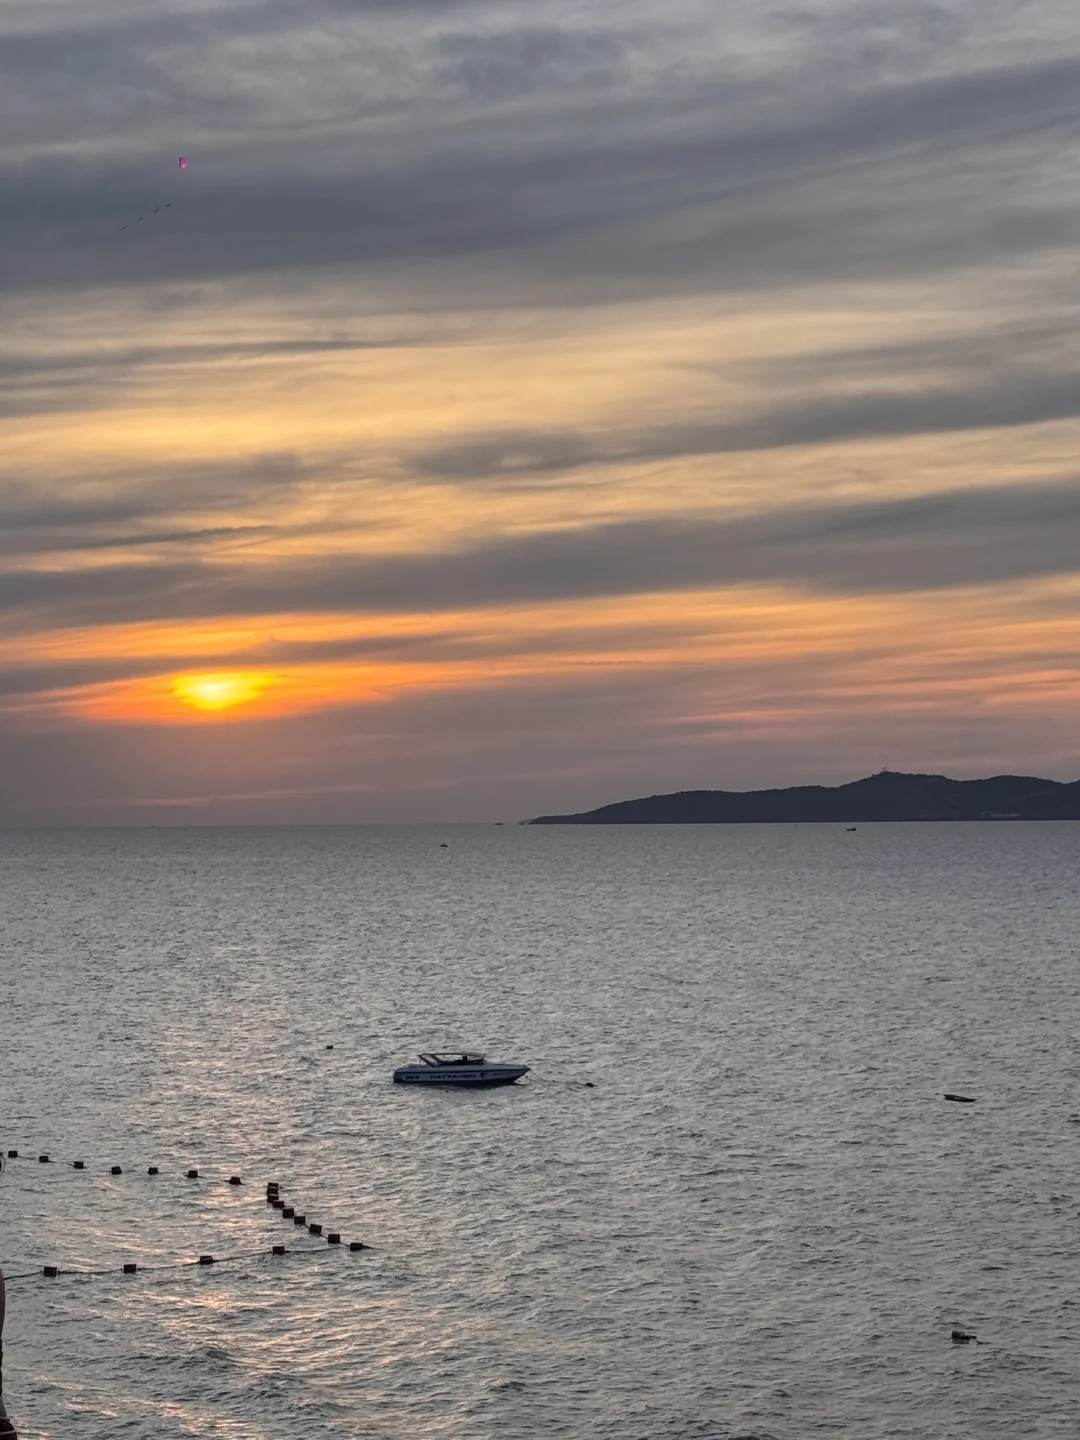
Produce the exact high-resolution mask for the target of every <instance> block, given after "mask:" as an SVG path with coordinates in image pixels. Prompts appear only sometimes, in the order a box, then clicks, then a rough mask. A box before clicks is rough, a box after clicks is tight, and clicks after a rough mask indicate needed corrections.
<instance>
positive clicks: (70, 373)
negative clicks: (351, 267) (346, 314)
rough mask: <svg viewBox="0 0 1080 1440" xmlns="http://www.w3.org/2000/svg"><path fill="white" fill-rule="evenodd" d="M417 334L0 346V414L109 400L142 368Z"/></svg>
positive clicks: (338, 349) (365, 346) (349, 347)
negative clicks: (44, 351) (54, 349)
mask: <svg viewBox="0 0 1080 1440" xmlns="http://www.w3.org/2000/svg"><path fill="white" fill-rule="evenodd" d="M424 343H425V341H424V339H423V337H422V336H421V335H419V334H417V335H416V336H413V337H409V338H404V337H403V338H402V339H400V340H363V339H359V338H357V339H338V340H334V339H327V340H320V339H318V338H316V337H312V338H311V339H309V340H283V339H278V340H273V339H267V340H258V341H237V342H236V343H235V344H206V345H183V344H176V345H159V346H152V345H146V346H127V347H123V348H120V349H116V350H111V351H110V350H98V351H84V352H81V353H80V352H68V353H66V354H51V355H25V354H18V353H13V352H10V351H9V352H7V353H4V352H3V351H0V417H3V416H6V415H39V414H52V413H58V412H64V411H74V410H89V409H100V408H102V407H104V406H106V405H109V404H112V403H115V402H116V401H117V400H118V399H119V398H120V396H121V395H122V394H123V392H124V390H125V388H126V387H127V386H129V385H131V384H133V383H136V382H137V381H138V380H139V379H141V378H142V375H143V372H144V371H145V370H146V369H147V368H151V367H152V368H154V369H156V370H158V371H159V372H160V371H161V370H163V369H166V368H172V369H179V368H181V367H185V366H191V367H195V366H199V365H206V364H221V363H223V362H225V361H237V362H241V363H243V362H244V361H252V360H256V361H257V360H271V359H274V358H282V357H289V356H303V355H321V354H335V353H342V354H348V353H353V352H358V351H361V350H390V349H397V348H402V347H404V346H418V345H421V344H424Z"/></svg>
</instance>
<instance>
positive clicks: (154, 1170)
mask: <svg viewBox="0 0 1080 1440" xmlns="http://www.w3.org/2000/svg"><path fill="white" fill-rule="evenodd" d="M146 1173H147V1174H148V1175H157V1174H158V1173H159V1172H158V1167H157V1166H156V1165H149V1166H147V1170H146Z"/></svg>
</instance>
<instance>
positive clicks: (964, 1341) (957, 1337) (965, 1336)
mask: <svg viewBox="0 0 1080 1440" xmlns="http://www.w3.org/2000/svg"><path fill="white" fill-rule="evenodd" d="M972 1340H974V1341H975V1344H976V1345H977V1344H978V1343H979V1337H978V1336H977V1335H973V1334H972V1333H971V1332H970V1331H969V1330H954V1331H953V1332H952V1342H953V1344H954V1345H969V1344H970V1343H971V1341H972Z"/></svg>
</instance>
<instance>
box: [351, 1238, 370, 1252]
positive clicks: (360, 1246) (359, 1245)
mask: <svg viewBox="0 0 1080 1440" xmlns="http://www.w3.org/2000/svg"><path fill="white" fill-rule="evenodd" d="M349 1249H350V1250H353V1251H356V1250H366V1249H367V1246H366V1245H365V1244H364V1242H363V1241H362V1240H350V1241H349Z"/></svg>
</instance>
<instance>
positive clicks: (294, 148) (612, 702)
mask: <svg viewBox="0 0 1080 1440" xmlns="http://www.w3.org/2000/svg"><path fill="white" fill-rule="evenodd" d="M1020 35H1022V38H1023V43H1022V45H1020V44H1018V36H1020ZM1075 40H1076V34H1075V25H1074V23H1073V22H1072V21H1071V20H1070V18H1069V13H1068V12H1067V10H1066V9H1064V8H1060V9H1059V8H1057V7H1054V6H1050V7H1048V8H1046V9H1045V10H1043V11H1041V12H1040V19H1039V21H1038V22H1037V23H1036V22H1034V21H1033V20H1032V19H1031V17H1030V16H1029V17H1028V18H1027V20H1021V19H1016V18H1014V17H1011V16H1009V15H1007V14H1005V13H1002V14H995V16H994V17H992V18H988V17H986V16H980V17H979V18H978V19H977V20H976V19H974V18H972V16H971V15H969V14H968V13H967V11H965V10H964V9H963V8H962V7H960V8H956V9H951V10H948V11H946V10H944V9H943V10H941V12H940V13H938V12H937V11H934V12H933V13H931V11H926V12H923V11H919V12H918V14H913V15H911V16H903V15H890V16H886V15H885V13H884V12H883V11H880V10H879V9H878V8H877V7H874V6H863V5H855V4H850V5H849V4H841V3H839V0H838V3H836V4H828V5H825V4H822V5H819V6H816V7H811V8H810V9H809V10H807V11H806V13H805V14H803V13H798V14H796V13H794V12H789V11H787V10H784V9H783V7H775V6H765V7H742V6H736V7H734V8H733V9H732V10H731V11H730V13H728V14H726V15H725V19H724V23H723V24H720V23H719V21H718V19H717V17H716V14H715V12H714V11H713V10H712V9H710V7H708V6H705V5H702V4H698V3H696V0H686V3H680V4H679V5H678V6H677V7H676V9H675V11H674V12H673V14H672V16H670V17H669V18H667V19H664V20H661V19H660V18H658V16H657V15H656V14H655V13H654V12H653V10H652V9H650V7H648V6H644V5H630V6H624V7H620V9H619V10H618V11H614V10H611V9H609V8H608V7H605V6H599V5H598V6H586V7H585V8H584V9H579V10H568V9H566V8H565V7H561V6H559V5H557V4H547V3H544V4H542V5H541V6H539V7H535V6H534V7H530V8H529V10H528V11H526V10H525V9H523V8H521V7H519V6H517V5H516V4H514V3H511V0H491V3H486V4H472V5H459V4H457V3H454V4H450V5H445V6H441V7H435V6H430V7H429V6H427V5H425V4H423V3H420V0H418V3H417V4H416V5H412V4H409V5H407V6H402V7H400V8H398V9H396V10H395V9H394V8H393V7H387V6H385V5H383V4H374V3H372V4H368V3H356V4H351V5H350V4H345V3H344V0H316V3H315V4H313V5H310V6H307V7H304V9H303V11H302V12H300V11H294V10H290V9H289V8H288V7H275V6H273V5H269V4H262V3H258V4H255V3H241V0H215V3H210V0H207V3H206V4H200V5H199V6H197V7H196V9H195V10H194V11H192V13H191V14H188V15H184V16H177V15H176V14H174V13H173V12H172V11H171V10H170V9H169V7H166V6H164V5H159V4H156V3H154V4H150V5H145V6H142V7H141V8H140V9H138V10H134V9H132V8H131V7H129V6H127V5H126V4H124V3H121V0H116V3H101V4H95V5H92V6H89V7H88V6H80V5H75V4H74V3H71V0H55V3H50V4H47V5H46V4H39V5H31V4H26V3H22V0H15V3H11V4H8V5H7V6H6V7H4V9H3V11H2V13H0V52H2V56H3V58H2V60H0V64H2V65H3V66H4V67H5V84H4V87H3V94H2V98H0V115H2V117H3V122H4V123H3V126H2V134H3V137H4V138H3V139H2V140H0V194H2V196H3V208H2V212H0V246H2V248H3V254H4V257H5V264H4V267H3V273H2V274H0V322H2V323H0V375H2V376H3V404H2V407H0V456H2V459H0V534H2V537H3V558H2V561H0V565H2V571H0V612H2V616H3V623H2V627H0V681H2V684H0V762H2V763H0V824H2V825H38V824H44V825H82V824H87V825H94V824H107V825H114V824H146V823H151V824H157V823H164V824H174V823H265V824H286V823H321V822H324V821H325V822H327V823H341V822H346V823H383V822H397V821H403V822H404V821H425V820H430V821H440V822H442V821H449V820H462V821H472V820H477V821H479V820H489V819H490V820H496V819H498V820H510V819H514V818H518V817H523V816H528V815H530V814H535V813H538V812H540V811H554V810H569V809H586V808H589V807H592V806H596V805H601V804H604V803H609V802H611V801H615V800H619V799H623V798H626V797H627V796H630V795H634V794H643V793H660V792H670V791H676V790H680V789H689V788H728V789H752V788H760V787H762V786H766V785H776V786H788V785H795V784H801V783H825V784H835V783H840V782H842V781H843V780H845V779H851V778H853V777H855V776H857V775H863V774H870V773H873V772H874V771H876V770H878V769H881V768H882V767H890V768H893V769H897V770H906V771H915V772H940V773H945V774H949V775H956V776H958V777H970V778H974V777H978V776H986V775H993V774H997V773H1006V772H1011V773H1026V774H1033V775H1040V776H1046V777H1047V778H1055V779H1072V778H1075V777H1076V776H1077V775H1080V741H1078V739H1077V729H1076V724H1075V714H1076V709H1077V702H1078V699H1080V661H1078V657H1077V645H1076V624H1077V622H1076V615H1077V605H1078V601H1080V488H1078V486H1077V480H1076V474H1075V468H1076V467H1075V451H1076V443H1077V440H1078V438H1080V386H1077V384H1076V376H1075V374H1074V371H1075V359H1074V357H1073V355H1072V344H1071V339H1072V328H1073V325H1072V310H1073V308H1074V307H1075V303H1076V301H1075V289H1076V281H1075V273H1074V272H1075V266H1074V238H1075V212H1076V208H1077V200H1076V197H1075V194H1074V191H1075V185H1074V184H1073V182H1072V181H1071V179H1070V178H1069V177H1068V172H1067V169H1065V168H1064V167H1065V166H1066V161H1067V156H1068V153H1069V146H1070V145H1071V144H1072V136H1071V130H1070V128H1069V126H1070V122H1069V116H1070V115H1071V110H1072V106H1073V104H1074V100H1073V96H1074V94H1075V80H1076V76H1077V73H1078V70H1080V62H1078V61H1077V59H1076V56H1075V53H1074V52H1075ZM1070 44H1071V45H1072V46H1073V49H1071V50H1070V49H1069V45H1070ZM181 162H182V163H181ZM180 816H184V817H188V818H185V819H183V820H182V821H181V820H178V817H180Z"/></svg>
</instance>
